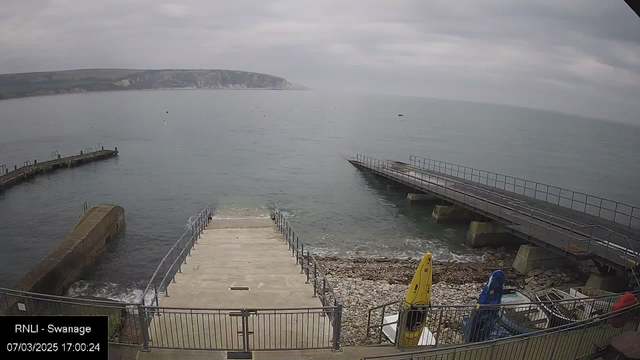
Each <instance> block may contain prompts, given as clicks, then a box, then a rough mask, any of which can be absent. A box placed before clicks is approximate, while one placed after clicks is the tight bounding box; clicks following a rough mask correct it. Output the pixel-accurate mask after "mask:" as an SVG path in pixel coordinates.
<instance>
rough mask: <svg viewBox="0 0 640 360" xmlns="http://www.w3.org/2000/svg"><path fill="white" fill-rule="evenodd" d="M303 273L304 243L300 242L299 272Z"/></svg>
mask: <svg viewBox="0 0 640 360" xmlns="http://www.w3.org/2000/svg"><path fill="white" fill-rule="evenodd" d="M302 273H304V243H302V256H301V261H300V274H302Z"/></svg>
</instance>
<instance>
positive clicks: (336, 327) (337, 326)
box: [333, 304, 342, 351]
mask: <svg viewBox="0 0 640 360" xmlns="http://www.w3.org/2000/svg"><path fill="white" fill-rule="evenodd" d="M334 311H335V313H334V314H333V351H340V332H341V330H342V304H340V305H338V306H337V307H336V308H335V310H334Z"/></svg>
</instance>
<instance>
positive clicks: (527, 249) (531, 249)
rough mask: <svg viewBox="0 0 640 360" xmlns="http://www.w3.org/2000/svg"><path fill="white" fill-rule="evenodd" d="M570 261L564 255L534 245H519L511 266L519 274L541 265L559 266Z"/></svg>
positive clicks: (541, 266)
mask: <svg viewBox="0 0 640 360" xmlns="http://www.w3.org/2000/svg"><path fill="white" fill-rule="evenodd" d="M568 263H570V261H569V260H567V259H566V258H565V257H563V256H560V255H557V254H555V253H553V252H551V251H549V250H546V249H543V248H539V247H537V246H534V245H521V246H520V249H519V250H518V255H517V256H516V258H515V260H513V268H514V269H516V270H517V271H518V272H519V273H521V274H526V273H528V272H529V271H531V270H533V269H538V268H543V267H559V266H564V265H567V264H568Z"/></svg>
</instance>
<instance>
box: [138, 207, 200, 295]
mask: <svg viewBox="0 0 640 360" xmlns="http://www.w3.org/2000/svg"><path fill="white" fill-rule="evenodd" d="M210 217H211V204H207V206H205V208H204V209H203V210H202V211H201V212H200V213H199V214H198V215H197V217H196V219H195V220H194V222H193V223H192V225H191V227H190V228H189V229H187V230H186V231H185V232H184V233H183V234H182V236H181V237H180V238H179V239H178V241H176V243H175V244H173V246H172V247H171V249H169V251H168V252H167V254H166V255H165V256H164V257H163V258H162V260H161V261H160V263H159V264H158V267H157V268H156V270H155V271H154V272H153V275H152V276H151V279H150V280H149V282H148V283H147V287H146V288H145V289H144V292H143V293H142V299H141V300H140V303H141V305H143V306H149V305H153V301H152V302H151V304H149V305H147V304H145V299H146V296H147V294H148V293H149V291H151V290H152V289H151V287H153V291H154V301H155V304H156V305H159V304H160V303H159V299H158V294H159V292H160V291H162V290H164V291H165V294H168V289H167V287H168V286H167V285H168V282H167V280H168V279H173V280H174V281H175V274H176V273H177V272H181V271H182V263H183V262H184V263H185V264H186V261H187V256H188V255H190V254H191V248H193V247H194V246H195V244H196V243H197V240H198V238H199V237H200V234H201V233H202V232H203V231H204V229H205V227H206V226H207V224H208V223H209V218H210ZM185 239H186V240H187V241H185ZM178 251H179V253H178V254H177V255H176V252H178ZM169 261H171V263H170V264H169ZM160 275H161V276H162V278H161V279H158V278H159V277H160Z"/></svg>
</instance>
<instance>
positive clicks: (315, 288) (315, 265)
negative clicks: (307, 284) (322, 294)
mask: <svg viewBox="0 0 640 360" xmlns="http://www.w3.org/2000/svg"><path fill="white" fill-rule="evenodd" d="M317 280H318V263H317V262H316V261H314V262H313V297H316V292H317V291H318V281H317Z"/></svg>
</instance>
